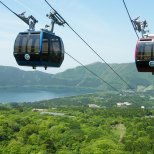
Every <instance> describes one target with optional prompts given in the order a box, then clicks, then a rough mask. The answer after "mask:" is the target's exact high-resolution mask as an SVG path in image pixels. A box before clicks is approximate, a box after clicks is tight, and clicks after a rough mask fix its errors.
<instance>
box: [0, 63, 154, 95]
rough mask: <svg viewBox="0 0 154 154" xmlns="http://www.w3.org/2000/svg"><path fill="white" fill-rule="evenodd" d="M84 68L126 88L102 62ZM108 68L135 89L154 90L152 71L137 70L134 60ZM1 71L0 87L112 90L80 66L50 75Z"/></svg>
mask: <svg viewBox="0 0 154 154" xmlns="http://www.w3.org/2000/svg"><path fill="white" fill-rule="evenodd" d="M87 67H88V68H89V69H90V70H92V71H93V72H94V73H96V74H97V75H98V76H100V77H102V78H103V79H104V80H105V81H107V82H108V83H110V84H112V86H114V87H115V88H117V89H120V90H124V89H127V88H128V87H127V86H126V85H125V84H124V83H123V81H121V80H120V79H119V78H118V77H117V76H116V75H115V74H114V73H113V72H112V71H111V70H110V69H109V68H108V67H107V66H106V65H105V64H104V63H100V62H98V63H94V64H90V65H87ZM111 67H112V68H113V69H114V70H115V71H116V72H118V73H119V74H120V75H121V76H122V77H123V78H124V79H125V80H126V81H127V82H128V84H130V85H131V86H132V87H133V88H134V89H135V90H137V91H141V92H146V91H152V90H153V89H154V78H153V76H152V75H151V73H138V72H137V71H136V67H135V64H134V63H126V64H111ZM0 74H1V76H0V87H1V88H2V89H4V88H7V87H9V88H10V87H15V88H16V87H22V88H20V89H23V88H26V87H30V88H33V89H35V88H38V89H39V88H41V89H43V88H46V89H48V90H52V91H53V90H57V91H60V90H62V91H68V90H69V91H72V90H75V91H80V90H83V91H86V92H94V91H102V90H103V91H106V90H113V89H111V88H110V87H109V86H107V85H106V84H105V83H103V82H102V81H101V80H99V79H98V78H96V77H95V76H93V74H91V73H90V72H88V71H87V70H86V69H85V68H83V67H76V68H73V69H69V70H66V71H64V72H62V73H58V74H55V75H52V74H47V73H43V72H39V71H22V70H19V69H17V68H14V67H6V66H1V67H0ZM10 76H11V78H10Z"/></svg>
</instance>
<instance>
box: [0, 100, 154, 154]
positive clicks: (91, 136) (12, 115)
mask: <svg viewBox="0 0 154 154" xmlns="http://www.w3.org/2000/svg"><path fill="white" fill-rule="evenodd" d="M74 101H75V100H74ZM42 103H43V102H42ZM76 103H78V102H77V101H76ZM87 103H90V102H87ZM43 104H44V107H45V108H44V109H45V110H44V111H42V110H40V111H39V110H38V112H37V110H36V108H35V110H36V111H35V110H33V111H35V112H33V111H32V109H33V108H32V106H31V105H29V104H28V103H27V104H10V105H9V104H6V105H1V106H0V153H1V154H27V153H38V154H132V153H140V154H153V153H154V118H153V115H154V111H153V110H143V109H133V108H129V109H118V108H107V109H104V108H89V107H88V106H85V105H81V104H80V105H79V106H78V107H77V106H73V105H71V106H70V104H67V102H65V107H60V106H59V107H58V106H56V107H55V106H54V105H53V106H52V107H48V106H47V105H46V102H44V103H43ZM49 104H50V103H49ZM51 104H52V101H51ZM66 104H67V106H66ZM35 105H36V104H35ZM41 106H42V105H41V104H39V103H38V105H37V107H38V108H39V109H40V107H41ZM35 107H36V106H35Z"/></svg>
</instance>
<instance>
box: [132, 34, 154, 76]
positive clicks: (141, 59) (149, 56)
mask: <svg viewBox="0 0 154 154" xmlns="http://www.w3.org/2000/svg"><path fill="white" fill-rule="evenodd" d="M135 62H136V67H137V70H138V71H139V72H152V74H154V35H152V36H148V37H145V38H141V39H139V40H138V42H137V45H136V51H135Z"/></svg>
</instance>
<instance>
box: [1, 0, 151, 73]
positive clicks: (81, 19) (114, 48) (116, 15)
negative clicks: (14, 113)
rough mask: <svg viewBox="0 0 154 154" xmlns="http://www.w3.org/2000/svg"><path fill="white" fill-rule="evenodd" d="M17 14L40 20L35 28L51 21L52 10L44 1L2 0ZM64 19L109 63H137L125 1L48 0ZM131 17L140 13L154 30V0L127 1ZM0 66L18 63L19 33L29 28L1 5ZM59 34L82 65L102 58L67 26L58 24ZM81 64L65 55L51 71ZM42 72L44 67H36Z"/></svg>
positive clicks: (133, 36) (135, 39)
mask: <svg viewBox="0 0 154 154" xmlns="http://www.w3.org/2000/svg"><path fill="white" fill-rule="evenodd" d="M1 1H2V2H4V3H5V4H6V5H8V6H9V7H10V8H11V9H12V10H14V11H15V12H16V13H22V12H23V11H26V15H27V16H28V15H30V14H32V15H33V16H34V17H35V18H37V19H38V21H39V23H38V24H37V25H36V29H37V30H39V29H40V28H43V27H44V25H45V24H48V23H50V21H49V20H48V19H47V18H46V14H47V13H48V12H49V11H50V8H49V6H48V5H47V4H46V3H45V2H44V0H32V1H28V0H1ZM48 1H49V2H50V3H51V5H52V6H53V7H54V8H55V9H56V10H57V11H58V12H59V13H60V14H61V15H62V16H63V17H64V19H65V20H66V21H67V22H68V23H69V24H70V25H71V26H72V27H73V28H74V29H75V30H76V31H77V32H78V33H79V34H80V35H81V36H82V37H83V38H84V39H85V40H86V41H87V42H88V43H89V44H90V45H91V46H92V47H93V48H94V49H95V50H96V51H97V52H98V53H99V54H100V55H101V57H102V58H103V59H104V60H105V61H106V62H108V63H127V62H134V49H135V45H136V41H137V38H136V35H135V33H134V31H133V28H132V27H131V23H130V21H129V19H128V16H127V13H126V10H125V8H124V6H123V3H122V0H97V1H96V0H48ZM125 2H126V4H127V6H128V9H129V11H130V14H131V16H132V18H135V17H137V16H141V19H146V20H147V22H148V24H149V29H150V32H151V33H152V32H153V33H154V17H153V6H154V1H153V0H147V1H145V0H142V1H141V0H135V1H134V0H125ZM0 19H1V20H0V52H1V56H0V65H4V66H15V67H18V68H20V69H23V70H32V69H31V68H28V67H21V66H18V65H17V64H16V61H15V59H14V57H13V45H14V40H15V38H16V36H17V34H18V32H22V31H25V30H26V29H27V28H28V27H27V25H26V24H25V23H23V22H22V21H21V20H20V19H18V18H17V17H16V16H15V15H13V14H12V13H10V12H9V11H8V10H7V9H6V8H5V7H4V6H2V5H1V4H0ZM55 33H56V35H58V36H60V37H62V39H63V42H64V45H65V50H66V52H68V53H69V54H71V55H72V56H73V57H75V58H76V59H78V60H79V61H81V62H82V63H83V64H85V65H86V64H90V63H94V62H97V61H100V59H99V58H98V57H97V56H96V55H95V54H94V53H93V52H92V51H91V50H90V49H89V48H88V47H87V46H85V44H84V43H83V42H82V41H81V40H80V39H79V38H78V37H77V36H76V35H75V34H74V33H73V32H72V31H71V30H70V29H69V28H68V27H67V26H65V27H58V26H56V27H55ZM78 65H79V64H78V63H76V62H75V61H73V60H72V59H70V57H68V56H67V55H65V59H64V62H63V64H62V66H61V68H48V70H47V72H48V73H57V72H61V71H64V70H66V69H68V68H73V67H76V66H78ZM37 70H41V71H43V70H44V69H41V68H37Z"/></svg>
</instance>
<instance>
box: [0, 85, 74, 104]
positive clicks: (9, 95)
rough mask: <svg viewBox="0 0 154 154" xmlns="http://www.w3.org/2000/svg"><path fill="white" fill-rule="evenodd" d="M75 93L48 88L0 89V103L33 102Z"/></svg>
mask: <svg viewBox="0 0 154 154" xmlns="http://www.w3.org/2000/svg"><path fill="white" fill-rule="evenodd" d="M72 95H77V93H74V92H64V91H61V92H52V91H49V90H37V89H35V90H32V89H31V90H28V89H24V90H23V89H22V90H21V89H16V88H11V89H3V90H2V89H0V103H7V102H34V101H40V100H47V99H54V98H61V97H65V96H72Z"/></svg>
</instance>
